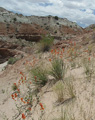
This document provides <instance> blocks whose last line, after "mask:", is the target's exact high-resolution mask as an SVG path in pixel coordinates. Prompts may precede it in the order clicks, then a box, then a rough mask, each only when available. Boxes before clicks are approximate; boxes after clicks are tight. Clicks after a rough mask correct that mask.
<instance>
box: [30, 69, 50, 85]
mask: <svg viewBox="0 0 95 120" xmlns="http://www.w3.org/2000/svg"><path fill="white" fill-rule="evenodd" d="M31 73H32V79H33V83H34V84H35V85H36V86H38V87H43V86H44V85H46V83H47V81H48V77H47V72H46V71H45V70H43V69H42V68H41V67H37V68H34V69H32V70H31Z"/></svg>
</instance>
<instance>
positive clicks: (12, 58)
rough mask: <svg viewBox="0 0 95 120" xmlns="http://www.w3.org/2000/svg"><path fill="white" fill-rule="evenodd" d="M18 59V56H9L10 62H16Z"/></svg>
mask: <svg viewBox="0 0 95 120" xmlns="http://www.w3.org/2000/svg"><path fill="white" fill-rule="evenodd" d="M17 60H18V59H17V58H15V57H11V58H9V60H8V64H14V63H15V62H16V61H17Z"/></svg>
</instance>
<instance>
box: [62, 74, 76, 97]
mask: <svg viewBox="0 0 95 120" xmlns="http://www.w3.org/2000/svg"><path fill="white" fill-rule="evenodd" d="M72 79H73V77H72V76H70V77H68V78H67V79H66V80H65V82H64V84H65V86H66V89H67V92H68V95H69V96H70V98H75V90H74V85H73V81H72Z"/></svg>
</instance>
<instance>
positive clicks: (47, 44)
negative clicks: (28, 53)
mask: <svg viewBox="0 0 95 120" xmlns="http://www.w3.org/2000/svg"><path fill="white" fill-rule="evenodd" d="M53 41H54V39H53V37H51V36H43V38H42V40H40V50H41V51H43V52H46V51H49V50H50V48H51V46H52V45H53Z"/></svg>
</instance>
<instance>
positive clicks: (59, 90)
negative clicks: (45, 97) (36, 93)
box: [53, 81, 64, 102]
mask: <svg viewBox="0 0 95 120" xmlns="http://www.w3.org/2000/svg"><path fill="white" fill-rule="evenodd" d="M53 91H54V92H55V93H56V95H57V102H63V101H64V84H63V82H62V81H58V82H57V83H56V84H55V85H54V87H53Z"/></svg>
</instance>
